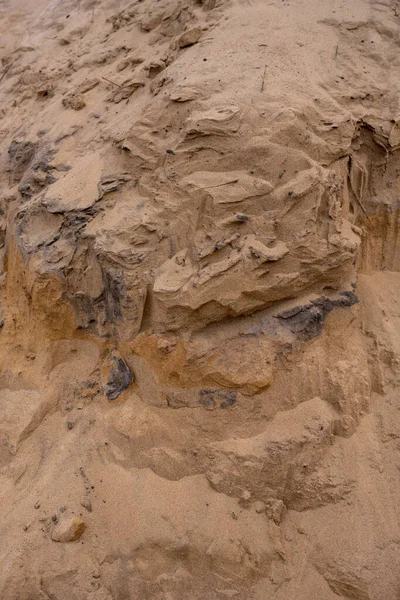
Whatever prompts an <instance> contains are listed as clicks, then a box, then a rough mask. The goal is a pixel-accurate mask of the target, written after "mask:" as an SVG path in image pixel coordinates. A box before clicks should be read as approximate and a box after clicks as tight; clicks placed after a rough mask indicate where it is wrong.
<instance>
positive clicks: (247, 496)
mask: <svg viewBox="0 0 400 600" xmlns="http://www.w3.org/2000/svg"><path fill="white" fill-rule="evenodd" d="M242 498H243V500H250V498H251V492H249V490H244V492H243V494H242Z"/></svg>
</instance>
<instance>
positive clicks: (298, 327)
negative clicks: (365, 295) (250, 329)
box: [277, 291, 359, 340]
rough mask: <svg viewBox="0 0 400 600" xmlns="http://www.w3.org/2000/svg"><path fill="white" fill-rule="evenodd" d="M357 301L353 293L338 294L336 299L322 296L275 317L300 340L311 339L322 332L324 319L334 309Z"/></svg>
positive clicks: (351, 304)
mask: <svg viewBox="0 0 400 600" xmlns="http://www.w3.org/2000/svg"><path fill="white" fill-rule="evenodd" d="M358 302H359V299H358V298H357V296H356V294H355V293H354V292H353V291H344V292H340V294H339V297H338V298H332V299H331V298H327V297H324V296H322V297H321V298H317V299H316V300H311V301H310V302H309V303H308V304H306V305H304V306H295V307H294V308H290V309H288V310H285V311H283V312H281V313H279V314H278V315H277V318H279V319H283V320H284V322H285V324H286V325H287V326H288V327H289V328H290V330H291V331H292V332H293V333H295V334H296V335H298V336H299V337H300V338H301V339H304V340H307V339H311V338H313V337H315V336H317V335H320V333H321V332H322V329H323V326H324V321H325V318H326V317H327V316H328V314H329V313H330V312H331V311H332V310H333V309H334V308H338V307H340V308H345V307H348V306H353V305H354V304H357V303H358Z"/></svg>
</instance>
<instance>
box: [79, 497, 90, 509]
mask: <svg viewBox="0 0 400 600" xmlns="http://www.w3.org/2000/svg"><path fill="white" fill-rule="evenodd" d="M81 506H83V508H86V510H87V511H88V512H92V503H91V501H90V498H88V497H87V496H85V498H83V499H82V500H81Z"/></svg>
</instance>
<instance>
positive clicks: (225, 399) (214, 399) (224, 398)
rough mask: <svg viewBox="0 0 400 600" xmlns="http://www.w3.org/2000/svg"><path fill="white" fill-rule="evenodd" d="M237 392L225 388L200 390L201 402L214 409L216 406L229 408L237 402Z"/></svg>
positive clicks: (202, 404)
mask: <svg viewBox="0 0 400 600" xmlns="http://www.w3.org/2000/svg"><path fill="white" fill-rule="evenodd" d="M236 397H237V395H236V392H234V391H223V390H200V391H199V404H201V406H204V408H208V409H210V410H213V409H214V408H217V407H219V408H227V407H228V406H232V405H233V404H235V402H236Z"/></svg>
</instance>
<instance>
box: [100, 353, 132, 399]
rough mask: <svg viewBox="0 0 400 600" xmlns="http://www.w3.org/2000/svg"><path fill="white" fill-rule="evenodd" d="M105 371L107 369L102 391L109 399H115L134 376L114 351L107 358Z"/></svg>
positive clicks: (126, 387)
mask: <svg viewBox="0 0 400 600" xmlns="http://www.w3.org/2000/svg"><path fill="white" fill-rule="evenodd" d="M106 371H108V375H107V376H106V383H105V386H104V393H105V395H106V396H107V398H108V399H109V400H115V399H116V398H118V396H120V395H121V394H122V392H124V391H125V390H126V389H128V388H129V386H130V385H131V383H132V382H133V381H134V379H135V378H134V375H133V373H132V371H131V369H130V367H129V365H128V364H127V363H126V362H125V360H124V359H123V358H122V356H120V355H119V354H118V353H115V352H114V353H113V354H112V356H111V357H110V358H109V359H108V360H107V365H106Z"/></svg>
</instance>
